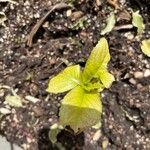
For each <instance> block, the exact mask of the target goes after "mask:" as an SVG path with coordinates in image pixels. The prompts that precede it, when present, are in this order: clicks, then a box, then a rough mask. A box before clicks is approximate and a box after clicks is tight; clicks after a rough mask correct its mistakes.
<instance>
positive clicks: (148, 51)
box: [141, 39, 150, 57]
mask: <svg viewBox="0 0 150 150" xmlns="http://www.w3.org/2000/svg"><path fill="white" fill-rule="evenodd" d="M141 49H142V52H143V53H144V54H145V55H147V56H148V57H150V39H147V40H143V41H142V45H141Z"/></svg>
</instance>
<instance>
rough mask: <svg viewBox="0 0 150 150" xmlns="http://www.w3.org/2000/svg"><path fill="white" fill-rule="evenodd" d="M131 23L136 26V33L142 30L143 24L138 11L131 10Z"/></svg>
mask: <svg viewBox="0 0 150 150" xmlns="http://www.w3.org/2000/svg"><path fill="white" fill-rule="evenodd" d="M132 24H133V26H135V27H136V28H137V33H138V35H139V34H141V33H142V32H143V31H144V29H145V25H144V22H143V18H142V16H141V15H140V14H139V11H136V12H132Z"/></svg>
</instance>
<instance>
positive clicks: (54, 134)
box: [48, 123, 63, 144]
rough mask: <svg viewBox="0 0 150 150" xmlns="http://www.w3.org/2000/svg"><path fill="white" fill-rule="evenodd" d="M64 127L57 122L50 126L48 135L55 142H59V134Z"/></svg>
mask: <svg viewBox="0 0 150 150" xmlns="http://www.w3.org/2000/svg"><path fill="white" fill-rule="evenodd" d="M62 129H63V127H62V126H60V125H58V124H56V123H55V124H53V125H52V126H51V127H50V131H49V133H48V137H49V139H50V141H51V142H52V143H53V144H55V143H56V142H57V135H58V134H59V133H60V132H61V130H62Z"/></svg>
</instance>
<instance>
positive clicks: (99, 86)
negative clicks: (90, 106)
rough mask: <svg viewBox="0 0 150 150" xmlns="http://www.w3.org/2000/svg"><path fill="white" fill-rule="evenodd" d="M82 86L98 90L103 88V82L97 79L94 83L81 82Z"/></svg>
mask: <svg viewBox="0 0 150 150" xmlns="http://www.w3.org/2000/svg"><path fill="white" fill-rule="evenodd" d="M82 87H83V88H84V89H85V90H87V91H93V90H97V91H99V92H100V91H102V90H103V89H104V86H103V84H101V83H100V82H99V81H97V82H95V83H91V82H89V83H87V84H83V85H82Z"/></svg>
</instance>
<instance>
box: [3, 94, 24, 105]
mask: <svg viewBox="0 0 150 150" xmlns="http://www.w3.org/2000/svg"><path fill="white" fill-rule="evenodd" d="M5 101H6V102H7V103H8V104H9V105H10V106H14V107H22V106H23V105H22V99H21V97H19V96H17V95H15V96H11V95H7V96H6V97H5Z"/></svg>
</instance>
